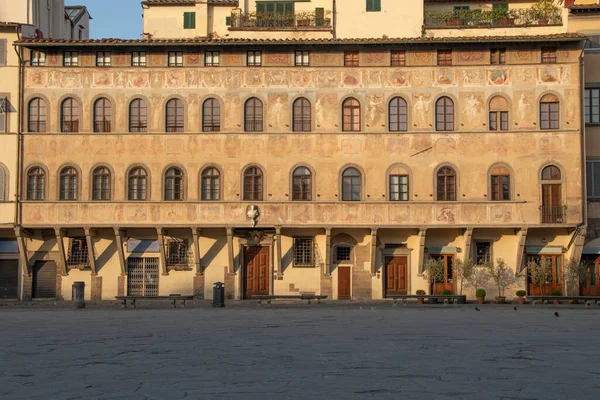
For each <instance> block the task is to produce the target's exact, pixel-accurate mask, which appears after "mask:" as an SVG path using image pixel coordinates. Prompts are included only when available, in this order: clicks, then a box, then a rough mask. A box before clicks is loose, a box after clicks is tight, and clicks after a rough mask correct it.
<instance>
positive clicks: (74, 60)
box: [63, 51, 79, 67]
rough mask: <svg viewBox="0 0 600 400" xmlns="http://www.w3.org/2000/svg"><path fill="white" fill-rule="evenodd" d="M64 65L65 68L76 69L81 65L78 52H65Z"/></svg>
mask: <svg viewBox="0 0 600 400" xmlns="http://www.w3.org/2000/svg"><path fill="white" fill-rule="evenodd" d="M63 65H64V66H65V67H76V66H78V65H79V53H78V52H76V51H65V53H64V54H63Z"/></svg>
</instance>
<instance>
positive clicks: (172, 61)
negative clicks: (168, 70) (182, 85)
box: [168, 51, 183, 67]
mask: <svg viewBox="0 0 600 400" xmlns="http://www.w3.org/2000/svg"><path fill="white" fill-rule="evenodd" d="M168 65H169V67H183V51H170V52H169V59H168Z"/></svg>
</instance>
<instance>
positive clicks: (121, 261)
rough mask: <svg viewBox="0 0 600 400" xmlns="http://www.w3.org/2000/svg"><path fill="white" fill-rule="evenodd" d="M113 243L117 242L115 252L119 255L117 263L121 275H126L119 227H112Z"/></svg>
mask: <svg viewBox="0 0 600 400" xmlns="http://www.w3.org/2000/svg"><path fill="white" fill-rule="evenodd" d="M114 232H115V243H116V244H117V254H118V255H119V264H120V266H121V276H125V275H127V266H126V265H125V251H124V250H123V237H122V236H121V229H119V228H114Z"/></svg>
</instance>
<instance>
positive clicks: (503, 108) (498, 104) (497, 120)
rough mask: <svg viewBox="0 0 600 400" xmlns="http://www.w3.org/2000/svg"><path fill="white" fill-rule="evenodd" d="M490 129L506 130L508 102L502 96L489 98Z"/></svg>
mask: <svg viewBox="0 0 600 400" xmlns="http://www.w3.org/2000/svg"><path fill="white" fill-rule="evenodd" d="M489 126H490V131H497V130H501V131H506V130H508V102H507V101H506V99H505V98H504V97H502V96H494V97H493V98H492V100H490V121H489Z"/></svg>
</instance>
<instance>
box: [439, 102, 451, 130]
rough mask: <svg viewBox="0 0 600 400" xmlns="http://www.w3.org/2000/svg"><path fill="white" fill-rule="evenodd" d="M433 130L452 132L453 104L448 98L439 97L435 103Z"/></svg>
mask: <svg viewBox="0 0 600 400" xmlns="http://www.w3.org/2000/svg"><path fill="white" fill-rule="evenodd" d="M435 130H437V131H453V130H454V102H453V101H452V100H451V99H450V98H448V97H440V98H439V99H438V100H437V101H436V102H435Z"/></svg>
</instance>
